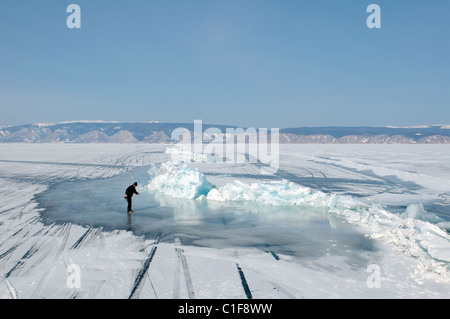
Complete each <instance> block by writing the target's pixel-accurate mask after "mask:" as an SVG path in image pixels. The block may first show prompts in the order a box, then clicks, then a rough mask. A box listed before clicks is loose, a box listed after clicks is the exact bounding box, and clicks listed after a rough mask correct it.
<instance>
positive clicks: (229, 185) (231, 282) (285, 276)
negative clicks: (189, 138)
mask: <svg viewBox="0 0 450 319" xmlns="http://www.w3.org/2000/svg"><path fill="white" fill-rule="evenodd" d="M167 147H172V146H165V145H143V144H142V145H133V144H120V145H97V144H1V145H0V298H247V297H249V295H248V292H246V291H245V289H243V285H242V280H241V273H243V274H245V279H246V281H247V284H248V287H249V289H250V292H251V296H252V297H253V298H448V297H450V269H449V264H450V236H449V234H448V232H446V229H447V228H446V227H447V224H448V221H449V219H445V217H448V216H446V215H445V212H444V213H441V215H439V214H434V213H433V212H430V211H426V210H425V209H424V207H428V206H430V207H435V206H436V207H438V206H439V205H444V206H443V207H445V205H446V203H448V201H449V200H448V199H449V198H450V196H449V191H450V182H449V181H450V162H449V160H448V159H449V158H450V148H449V147H448V146H445V145H281V146H280V154H281V156H280V170H279V171H278V172H277V173H276V174H275V175H274V176H261V175H260V174H259V168H258V167H255V165H246V164H236V165H235V164H217V163H208V161H207V160H202V158H200V159H198V158H197V159H196V160H195V163H187V165H184V164H180V163H175V164H174V163H171V156H170V152H168V153H166V148H167ZM146 166H151V167H152V168H151V169H150V171H149V177H148V184H149V189H148V191H149V192H150V193H163V195H164V196H168V197H176V198H178V201H177V202H176V203H177V205H179V206H178V207H175V208H174V210H178V211H181V213H180V214H179V215H178V219H177V218H175V219H174V222H175V223H177V222H179V223H181V224H182V223H183V222H185V221H186V218H187V217H186V215H189V214H194V215H195V214H196V212H195V208H194V209H193V208H192V207H193V205H194V206H195V204H196V203H198V202H202V203H203V202H206V203H207V205H209V207H214V206H215V205H216V206H217V205H219V206H220V205H221V203H222V202H230V201H231V202H236V203H237V204H238V205H240V204H242V206H245V207H246V209H247V208H248V210H249V211H250V213H249V214H250V216H255V217H254V218H255V222H256V221H258V219H264V223H263V224H262V225H263V226H262V228H264V232H261V233H256V231H255V233H248V234H247V233H240V232H239V230H236V231H232V230H230V229H226V230H225V231H224V234H229V237H230V238H231V237H233V239H234V237H237V238H236V239H235V240H236V242H238V241H239V236H242V237H244V236H249V237H252V240H253V241H255V240H256V239H258V240H261V242H262V243H266V244H267V248H266V249H262V248H261V246H257V245H248V246H243V245H242V244H239V245H238V244H236V245H233V241H232V240H229V241H226V243H225V244H221V245H215V244H213V242H214V240H212V239H211V238H203V239H202V240H198V241H197V242H196V244H195V245H190V244H186V243H184V242H183V241H182V240H180V239H179V238H175V239H174V240H173V239H171V240H164V239H163V238H161V237H158V236H155V237H154V238H148V237H146V236H143V235H136V234H134V233H133V232H131V231H127V230H126V229H122V228H118V229H113V230H111V229H109V228H108V230H106V227H105V228H103V227H98V226H92V225H89V224H83V223H74V222H71V221H66V222H58V223H56V222H53V223H46V222H45V220H44V218H43V217H42V213H43V211H44V210H45V209H47V208H46V207H42V206H40V205H39V203H38V200H37V198H38V196H39V195H40V194H43V193H45V192H52V189H51V188H52V187H53V186H54V185H56V184H58V183H61V182H69V183H74V186H76V183H77V181H79V180H94V179H108V178H110V177H113V176H118V175H120V174H127V173H129V172H131V171H132V170H133V169H135V168H138V167H146ZM161 168H162V169H161ZM124 186H127V185H124ZM141 194H142V196H146V192H145V190H144V189H142V190H141ZM149 196H150V195H149ZM54 201H55V202H56V203H57V202H58V198H55V199H54ZM167 203H168V204H167V205H174V202H170V201H167ZM135 205H139V202H138V200H136V202H135ZM161 205H164V204H163V200H161ZM386 205H390V206H389V207H387V206H386ZM394 205H395V207H397V208H396V209H397V210H398V212H397V213H393V212H391V211H390V208H391V207H393V206H394ZM284 206H291V207H293V206H295V207H300V208H303V209H304V210H302V211H309V210H311V212H313V213H311V214H309V215H308V216H295V218H292V216H289V218H288V217H286V216H287V215H288V214H287V213H286V214H285V215H283V214H282V213H280V214H278V215H277V212H278V207H284ZM261 207H264V208H261ZM316 209H317V210H318V213H317V215H315V214H316ZM263 211H264V213H263ZM267 212H269V213H267ZM271 212H273V213H274V214H273V216H271V215H270V214H271ZM279 215H280V216H281V217H280V216H279ZM124 216H126V213H125V214H124ZM176 217H177V216H176ZM188 217H189V218H187V219H188V220H189V221H190V222H192V218H191V217H192V216H188ZM124 218H126V217H124ZM283 218H286V223H287V224H289V223H292V222H296V223H299V224H303V228H299V229H298V230H296V229H295V227H294V228H292V227H291V226H292V225H283V224H282V225H281V226H277V227H280V228H277V231H279V230H280V229H281V230H282V229H286V232H288V231H289V232H291V231H292V233H293V234H296V233H295V231H293V230H296V231H298V235H299V238H302V237H301V235H302V234H304V233H307V234H308V236H311V234H313V233H314V232H315V229H314V225H315V224H314V220H315V219H320V220H322V221H323V220H325V221H326V222H327V223H329V228H330V229H342V228H343V229H344V230H343V232H347V231H348V233H352V232H354V233H355V234H356V235H355V238H357V240H360V241H361V242H364V243H365V244H364V245H367V244H368V243H369V244H370V246H371V249H358V248H357V246H356V245H355V243H354V242H352V243H349V242H345V241H342V240H341V239H340V238H341V237H333V236H330V237H323V242H322V243H321V244H320V245H321V247H322V248H323V250H324V253H323V254H318V255H317V254H315V252H314V249H315V246H314V245H313V246H311V247H308V248H305V249H304V250H302V249H298V250H295V251H296V252H299V251H300V252H303V254H302V255H301V256H299V255H296V254H289V253H284V251H281V252H276V251H274V250H272V249H271V248H270V238H264V236H263V235H262V234H270V232H271V231H272V229H271V223H272V221H274V220H275V219H276V220H277V222H279V220H280V219H283ZM188 224H189V223H188ZM294 226H295V225H294ZM283 227H285V228H283ZM346 227H348V230H346ZM262 228H261V227H260V228H258V231H261V229H262ZM245 231H249V229H246V230H245ZM250 231H251V229H250ZM289 234H290V233H289ZM358 234H359V235H360V237H358V236H357V235H358ZM222 235H223V234H222ZM307 238H308V237H307ZM321 238H322V237H321V233H320V232H318V234H317V238H315V240H318V241H320V240H321ZM358 238H360V239H358ZM291 245H292V244H291ZM296 245H298V246H299V247H302V246H306V245H308V243H306V242H301V241H299V242H298V243H296ZM309 253H310V254H311V256H309V255H308V254H309ZM355 255H357V256H356V257H355ZM72 265H76V266H77V267H78V269H79V273H78V272H75V273H74V272H73V267H71V266H72ZM374 269H375V271H373V270H374ZM74 275H79V276H78V277H77V278H78V279H80V280H79V282H78V283H79V285H75V286H76V287H74V285H73V282H71V280H72V279H73V278H74Z"/></svg>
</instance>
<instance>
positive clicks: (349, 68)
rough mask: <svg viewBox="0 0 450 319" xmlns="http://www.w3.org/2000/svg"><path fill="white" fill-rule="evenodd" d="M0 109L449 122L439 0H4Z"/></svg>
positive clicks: (444, 16)
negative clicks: (377, 12) (73, 19)
mask: <svg viewBox="0 0 450 319" xmlns="http://www.w3.org/2000/svg"><path fill="white" fill-rule="evenodd" d="M71 3H76V4H78V5H79V6H80V7H81V26H82V27H81V29H78V30H75V29H68V28H67V26H66V19H67V17H68V16H69V13H66V8H67V6H68V5H69V4H71ZM371 3H376V4H378V5H380V7H381V13H382V17H381V19H382V28H381V29H376V30H375V29H373V30H371V29H369V28H367V26H366V19H367V17H368V16H369V14H368V13H366V8H367V6H368V5H369V4H371ZM0 112H1V113H0V114H1V117H0V125H13V124H24V123H35V122H60V121H68V120H114V121H152V120H159V121H161V122H192V121H193V120H194V119H201V120H203V122H204V123H211V124H229V125H232V124H233V125H241V126H254V127H280V128H284V127H297V126H329V125H333V126H364V125H367V126H385V125H419V124H448V123H450V0H429V1H418V0H407V1H406V0H405V1H404V0H395V1H392V0H390V1H378V0H372V1H354V0H342V1H333V0H327V1H325V0H315V1H301V0H277V1H276V0H192V1H186V0H184V1H181V0H165V1H162V0H158V1H150V0H146V1H137V0H133V1H123V0H121V1H114V0H110V1H102V0H95V1H93V0H71V1H64V0H40V1H35V0H28V1H25V0H2V1H1V2H0Z"/></svg>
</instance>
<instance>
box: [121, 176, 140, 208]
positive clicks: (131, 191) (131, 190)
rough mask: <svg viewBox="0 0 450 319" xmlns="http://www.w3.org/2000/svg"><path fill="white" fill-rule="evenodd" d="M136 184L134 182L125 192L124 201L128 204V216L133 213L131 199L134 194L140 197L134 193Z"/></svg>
mask: <svg viewBox="0 0 450 319" xmlns="http://www.w3.org/2000/svg"><path fill="white" fill-rule="evenodd" d="M137 184H138V183H137V182H134V184H133V185H131V186H129V187H128V188H127V190H126V191H125V200H126V201H127V202H128V214H132V213H133V209H132V207H131V199H132V197H133V195H134V194H137V195H141V194H139V193H138V192H137V191H136V186H137Z"/></svg>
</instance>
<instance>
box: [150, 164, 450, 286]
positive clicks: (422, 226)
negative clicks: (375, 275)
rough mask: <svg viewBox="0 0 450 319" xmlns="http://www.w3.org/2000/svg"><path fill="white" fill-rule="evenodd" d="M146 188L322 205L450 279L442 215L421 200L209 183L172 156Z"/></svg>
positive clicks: (449, 242)
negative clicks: (393, 208)
mask: <svg viewBox="0 0 450 319" xmlns="http://www.w3.org/2000/svg"><path fill="white" fill-rule="evenodd" d="M192 158H195V156H192ZM149 189H151V190H157V191H161V192H162V193H164V194H165V195H167V196H172V197H178V198H190V199H192V198H198V199H200V200H204V199H206V200H208V201H219V202H255V203H258V204H263V205H272V206H298V207H309V208H326V209H327V210H328V211H329V213H331V214H336V215H339V216H343V217H345V218H346V220H347V221H348V222H350V223H352V224H356V225H358V226H360V227H363V228H364V229H365V230H366V231H367V233H368V235H369V236H371V237H372V238H377V239H381V238H383V239H385V240H386V242H388V243H389V244H391V245H393V246H394V247H395V248H396V249H398V250H401V251H404V252H406V253H407V254H408V255H410V256H413V257H416V258H421V259H422V263H424V264H425V267H424V268H425V269H426V270H427V271H428V272H429V273H427V276H428V277H430V276H431V277H433V278H434V279H436V280H442V281H445V282H450V263H449V259H448V254H449V252H448V247H450V235H449V234H448V233H447V232H445V231H443V230H442V229H441V228H439V226H437V225H436V224H437V223H439V222H442V221H443V220H442V219H441V218H439V217H437V216H436V215H433V214H429V213H426V212H425V209H424V207H423V205H422V204H412V205H409V206H408V208H407V209H406V211H405V212H404V213H403V214H401V215H398V214H393V213H391V212H389V211H388V210H386V209H383V208H381V207H380V206H378V205H373V204H368V203H364V202H363V201H360V200H357V199H355V198H352V197H350V196H343V195H336V194H326V193H324V192H321V191H313V190H311V189H310V188H308V187H303V186H301V185H297V184H295V183H293V182H289V181H287V180H281V181H270V182H259V183H252V184H246V183H243V182H240V181H238V180H237V181H234V182H233V183H228V184H226V185H224V186H222V187H219V188H213V187H212V185H211V183H209V182H208V180H207V179H206V177H205V176H204V174H202V173H201V172H199V170H198V169H196V168H189V167H188V166H187V165H186V164H177V163H174V162H171V161H170V162H166V163H164V164H162V168H161V169H160V171H159V172H158V173H157V174H156V176H155V177H153V179H152V181H151V182H150V184H149ZM199 190H201V191H199ZM299 213H300V212H299ZM424 234H426V235H424ZM436 243H440V244H438V245H436ZM443 243H444V244H443ZM428 247H432V248H431V249H428Z"/></svg>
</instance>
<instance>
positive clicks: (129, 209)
mask: <svg viewBox="0 0 450 319" xmlns="http://www.w3.org/2000/svg"><path fill="white" fill-rule="evenodd" d="M127 200H128V211H129V212H131V210H132V209H131V197H128V198H127Z"/></svg>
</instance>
